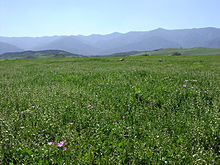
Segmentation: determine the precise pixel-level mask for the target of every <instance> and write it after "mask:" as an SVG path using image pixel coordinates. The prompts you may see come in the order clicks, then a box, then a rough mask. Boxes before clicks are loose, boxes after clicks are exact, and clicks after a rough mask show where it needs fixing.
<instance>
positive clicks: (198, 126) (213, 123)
mask: <svg viewBox="0 0 220 165" xmlns="http://www.w3.org/2000/svg"><path fill="white" fill-rule="evenodd" d="M121 58H122V57H81V58H61V59H55V58H48V59H29V60H24V59H23V60H2V61H0V131H1V134H0V164H2V165H3V164H10V165H13V164H42V165H45V164H100V165H103V164H219V163H220V159H219V157H220V121H219V119H220V56H213V55H210V56H178V57H174V56H148V57H145V56H130V57H123V59H121Z"/></svg>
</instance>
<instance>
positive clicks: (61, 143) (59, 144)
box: [57, 140, 65, 147]
mask: <svg viewBox="0 0 220 165" xmlns="http://www.w3.org/2000/svg"><path fill="white" fill-rule="evenodd" d="M64 143H65V141H64V140H62V141H60V142H59V143H57V147H62V146H63V145H64Z"/></svg>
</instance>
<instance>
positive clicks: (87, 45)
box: [0, 27, 220, 55]
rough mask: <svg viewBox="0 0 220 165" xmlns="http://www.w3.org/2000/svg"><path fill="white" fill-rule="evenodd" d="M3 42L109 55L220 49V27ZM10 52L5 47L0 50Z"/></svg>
mask: <svg viewBox="0 0 220 165" xmlns="http://www.w3.org/2000/svg"><path fill="white" fill-rule="evenodd" d="M0 41H1V42H5V43H8V44H12V45H15V46H17V47H18V48H20V49H24V50H46V49H55V50H57V49H59V50H64V51H68V52H71V53H77V54H83V55H107V54H113V53H118V52H129V51H150V50H154V49H161V48H193V47H208V48H220V29H219V28H212V27H208V28H194V29H179V30H166V29H162V28H159V29H155V30H152V31H141V32H138V31H137V32H128V33H125V34H123V33H111V34H107V35H99V34H93V35H89V36H83V35H77V36H52V37H0ZM0 51H1V52H7V51H6V50H3V49H2V50H0ZM9 51H10V50H9Z"/></svg>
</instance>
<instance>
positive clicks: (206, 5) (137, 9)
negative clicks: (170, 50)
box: [0, 0, 220, 36]
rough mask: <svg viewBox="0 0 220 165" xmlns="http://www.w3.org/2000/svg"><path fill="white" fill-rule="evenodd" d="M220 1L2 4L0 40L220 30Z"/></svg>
mask: <svg viewBox="0 0 220 165" xmlns="http://www.w3.org/2000/svg"><path fill="white" fill-rule="evenodd" d="M219 7H220V0H0V36H51V35H77V34H82V35H89V34H94V33H95V34H107V33H112V32H123V33H125V32H128V31H147V30H152V29H156V28H159V27H161V28H166V29H182V28H199V27H220V21H219V20H220V10H219Z"/></svg>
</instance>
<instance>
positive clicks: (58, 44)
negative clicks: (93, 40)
mask: <svg viewBox="0 0 220 165" xmlns="http://www.w3.org/2000/svg"><path fill="white" fill-rule="evenodd" d="M35 49H36V50H47V49H52V50H53V49H59V50H65V51H68V52H71V53H77V54H81V53H83V54H85V55H88V54H92V53H93V54H97V53H98V51H99V50H98V49H97V48H94V47H93V46H91V45H88V44H86V43H84V42H82V41H80V40H78V39H76V37H61V38H58V39H56V40H54V41H52V42H50V43H48V44H45V45H43V46H39V47H36V48H35Z"/></svg>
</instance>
